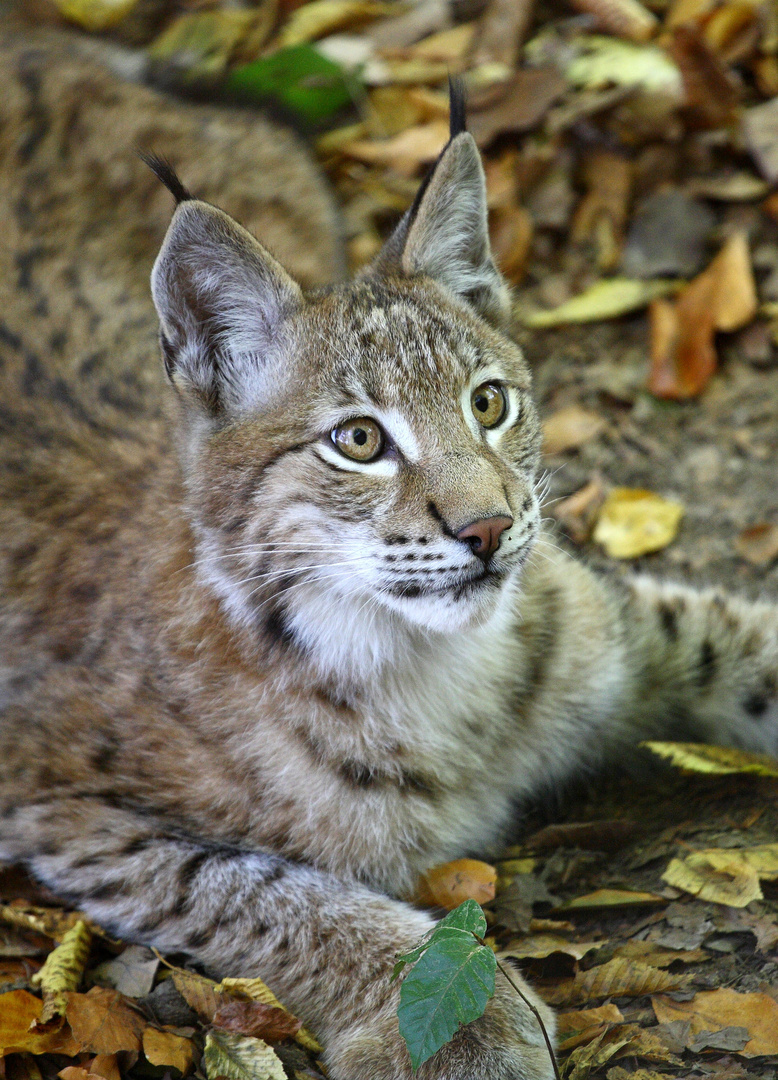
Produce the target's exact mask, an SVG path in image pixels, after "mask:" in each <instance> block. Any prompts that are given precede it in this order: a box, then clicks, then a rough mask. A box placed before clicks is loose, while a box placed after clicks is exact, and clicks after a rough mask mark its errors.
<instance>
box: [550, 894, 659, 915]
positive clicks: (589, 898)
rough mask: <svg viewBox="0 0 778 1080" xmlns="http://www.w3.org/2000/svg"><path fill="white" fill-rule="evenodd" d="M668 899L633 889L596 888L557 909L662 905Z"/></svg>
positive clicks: (575, 909)
mask: <svg viewBox="0 0 778 1080" xmlns="http://www.w3.org/2000/svg"><path fill="white" fill-rule="evenodd" d="M666 903H667V901H666V900H665V899H664V897H662V896H657V895H656V894H655V893H649V892H635V891H633V890H631V889H596V890H595V891H594V892H591V893H587V894H586V895H585V896H576V897H575V899H573V900H568V901H567V903H565V904H560V905H559V907H558V908H556V910H557V911H577V910H579V911H580V910H587V911H588V910H590V909H592V908H608V907H645V906H646V905H655V904H657V905H661V904H666Z"/></svg>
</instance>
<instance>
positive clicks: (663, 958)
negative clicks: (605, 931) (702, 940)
mask: <svg viewBox="0 0 778 1080" xmlns="http://www.w3.org/2000/svg"><path fill="white" fill-rule="evenodd" d="M613 955H614V956H623V957H625V958H626V959H628V960H640V961H641V963H643V964H650V965H651V967H655V968H667V967H670V965H671V964H674V963H675V962H676V961H680V963H682V964H701V963H705V962H706V961H708V960H712V959H713V955H712V953H709V952H705V950H704V949H663V948H662V947H661V946H659V945H655V944H654V943H653V942H652V941H627V942H625V943H624V944H623V945H619V947H618V948H617V949H616V951H615V953H614V954H613Z"/></svg>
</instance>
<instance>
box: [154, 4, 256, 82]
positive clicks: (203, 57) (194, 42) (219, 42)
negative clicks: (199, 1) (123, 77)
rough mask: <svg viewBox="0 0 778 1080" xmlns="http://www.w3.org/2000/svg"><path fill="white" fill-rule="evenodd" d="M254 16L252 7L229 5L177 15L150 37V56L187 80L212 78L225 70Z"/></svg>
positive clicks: (254, 18) (250, 25) (155, 62)
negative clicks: (242, 7) (151, 39)
mask: <svg viewBox="0 0 778 1080" xmlns="http://www.w3.org/2000/svg"><path fill="white" fill-rule="evenodd" d="M256 19H257V15H256V13H255V12H253V11H241V10H229V9H228V10H219V11H194V12H189V13H187V14H184V15H179V16H178V18H177V19H174V20H173V22H171V23H170V25H169V26H167V27H166V28H165V29H164V30H163V31H162V33H161V34H160V35H159V37H157V38H155V40H154V41H152V43H151V45H150V46H149V49H148V56H149V59H150V60H151V62H152V64H159V65H164V66H165V68H169V69H173V70H175V71H178V72H180V74H181V76H182V77H183V78H184V79H185V80H187V81H194V80H198V79H214V78H216V77H218V76H220V75H221V74H222V73H223V72H224V71H225V70H226V68H227V65H228V63H229V61H230V59H231V57H232V56H233V54H234V52H235V50H236V49H237V47H238V45H239V44H240V42H241V40H242V39H243V38H244V37H246V35H247V34H248V33H249V32H250V31H251V30H252V28H253V26H254V25H255V22H256ZM267 29H268V32H269V30H270V27H269V26H268V28H267Z"/></svg>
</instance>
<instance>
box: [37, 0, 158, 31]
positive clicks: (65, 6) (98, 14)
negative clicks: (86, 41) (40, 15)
mask: <svg viewBox="0 0 778 1080" xmlns="http://www.w3.org/2000/svg"><path fill="white" fill-rule="evenodd" d="M53 2H54V4H55V6H56V7H57V9H58V11H59V12H60V13H61V14H62V15H64V17H65V18H66V19H68V20H69V21H70V22H74V23H78V25H79V26H82V27H83V28H84V30H89V31H90V32H91V33H99V32H100V31H101V30H108V29H110V28H111V27H112V26H116V24H117V23H119V22H121V21H122V19H123V18H124V17H125V15H129V13H130V12H131V11H132V9H133V8H134V7H135V5H136V4H137V3H138V0H53Z"/></svg>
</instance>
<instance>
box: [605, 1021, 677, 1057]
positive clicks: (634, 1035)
mask: <svg viewBox="0 0 778 1080" xmlns="http://www.w3.org/2000/svg"><path fill="white" fill-rule="evenodd" d="M614 1034H616V1035H619V1036H624V1037H625V1042H624V1043H623V1044H622V1046H621V1047H620V1049H619V1053H618V1055H617V1056H618V1057H620V1058H623V1057H641V1058H647V1060H648V1061H661V1062H666V1063H667V1064H668V1065H683V1064H684V1062H683V1059H682V1058H679V1057H678V1055H677V1054H676V1053H674V1052H673V1050H671V1049H670V1048H669V1047H668V1045H667V1044H666V1043H665V1042H664V1041H663V1039H662V1038H661V1037H660V1034H659V1033H658V1032H657V1031H656V1030H648V1031H647V1030H646V1029H645V1028H643V1027H639V1026H638V1025H637V1024H626V1025H625V1026H624V1027H621V1028H618V1030H617V1031H616V1032H614Z"/></svg>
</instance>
